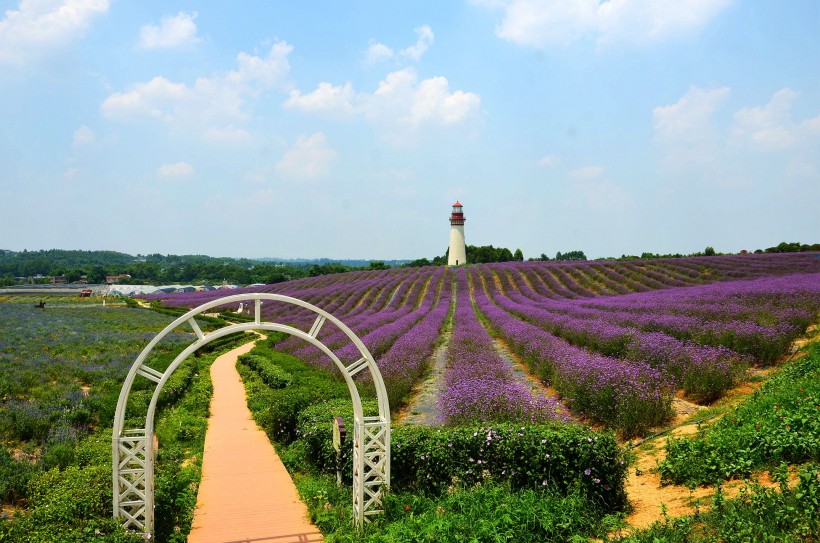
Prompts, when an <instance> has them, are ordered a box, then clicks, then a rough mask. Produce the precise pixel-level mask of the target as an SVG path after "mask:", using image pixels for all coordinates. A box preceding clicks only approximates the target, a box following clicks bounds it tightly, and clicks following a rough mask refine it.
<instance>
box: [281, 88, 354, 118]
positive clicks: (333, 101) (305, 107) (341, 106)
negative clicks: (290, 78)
mask: <svg viewBox="0 0 820 543" xmlns="http://www.w3.org/2000/svg"><path fill="white" fill-rule="evenodd" d="M355 100H356V96H355V93H354V92H353V86H352V85H351V84H350V83H345V84H344V85H341V86H338V87H337V86H334V85H331V84H330V83H325V82H323V83H319V86H318V87H317V88H316V90H315V91H313V92H311V93H309V94H302V93H301V92H299V90H296V89H294V90H292V91H291V92H290V98H288V99H287V100H286V101H285V104H284V106H285V107H286V108H292V109H299V110H301V111H306V112H312V113H332V114H333V115H339V116H344V117H347V116H350V115H352V114H353V113H355V109H356V107H355V106H354V105H353V102H354V101H355Z"/></svg>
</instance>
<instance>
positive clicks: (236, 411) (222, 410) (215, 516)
mask: <svg viewBox="0 0 820 543" xmlns="http://www.w3.org/2000/svg"><path fill="white" fill-rule="evenodd" d="M251 348H253V343H248V344H246V345H243V346H241V347H239V348H237V349H234V350H232V351H229V352H227V353H225V354H223V355H222V356H220V357H218V358H217V359H216V361H214V363H213V366H211V379H212V380H213V385H214V393H213V398H212V399H211V417H210V419H208V431H207V433H206V434H205V454H204V456H203V462H202V482H201V483H200V487H199V494H198V495H197V504H196V511H195V512H194V522H193V526H192V528H191V533H190V535H189V536H188V542H189V543H291V542H294V543H295V542H299V543H313V542H318V541H324V539H323V538H322V534H321V533H320V532H319V530H318V529H317V528H316V527H315V526H314V525H313V524H311V523H310V521H309V520H308V518H307V509H306V508H305V505H304V504H303V503H302V502H301V501H300V500H299V495H298V493H297V492H296V487H295V486H294V484H293V480H292V479H291V478H290V475H288V472H287V471H285V466H284V465H282V461H281V460H279V456H278V455H277V454H276V451H275V450H274V449H273V446H272V445H271V444H270V441H269V440H268V436H267V435H265V432H263V431H262V430H261V429H259V427H258V426H257V425H256V422H254V420H253V418H252V417H251V413H250V411H249V410H248V407H247V405H246V399H245V387H244V386H243V384H242V380H241V379H240V377H239V373H238V372H237V371H236V368H235V365H236V359H237V358H238V357H239V355H241V354H244V353H246V352H248V351H250V350H251Z"/></svg>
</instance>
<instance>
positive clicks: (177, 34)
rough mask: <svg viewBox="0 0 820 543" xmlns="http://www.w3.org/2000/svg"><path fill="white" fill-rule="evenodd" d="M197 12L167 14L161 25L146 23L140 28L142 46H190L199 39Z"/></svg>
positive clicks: (154, 47)
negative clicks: (196, 20)
mask: <svg viewBox="0 0 820 543" xmlns="http://www.w3.org/2000/svg"><path fill="white" fill-rule="evenodd" d="M195 18H196V13H193V14H190V15H189V14H187V13H183V12H181V11H180V12H179V13H178V14H177V15H176V16H173V17H171V16H166V17H163V18H162V20H161V21H160V24H159V26H157V25H154V24H149V25H145V26H143V27H142V28H141V29H140V44H139V45H140V47H141V48H143V49H172V48H176V47H190V46H192V45H195V44H196V43H198V42H199V41H201V40H200V39H199V37H197V35H196V23H194V19H195Z"/></svg>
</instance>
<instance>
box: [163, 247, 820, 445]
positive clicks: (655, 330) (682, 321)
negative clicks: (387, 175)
mask: <svg viewBox="0 0 820 543" xmlns="http://www.w3.org/2000/svg"><path fill="white" fill-rule="evenodd" d="M244 291H245V292H270V293H279V294H285V295H289V296H293V297H296V298H300V299H304V300H306V301H308V302H310V303H313V304H314V305H317V306H319V307H321V308H323V309H325V310H327V311H329V312H330V313H331V314H333V315H335V316H336V317H338V318H340V319H341V320H342V321H343V322H345V323H346V324H347V325H348V326H349V327H350V328H351V329H352V330H353V331H354V332H355V333H357V334H358V335H359V337H360V338H361V339H362V341H363V342H364V344H365V345H366V346H367V347H368V349H369V350H370V352H371V353H372V354H373V356H374V358H375V359H376V360H377V363H378V364H379V368H380V370H381V372H382V375H383V377H384V380H385V383H386V386H387V388H388V393H389V396H390V403H391V409H393V410H394V411H395V412H396V413H398V412H399V411H400V410H401V409H402V408H403V407H407V406H408V404H412V401H413V399H412V395H411V394H410V393H411V391H412V390H413V388H414V387H417V386H418V385H419V382H420V381H419V380H420V378H421V377H422V376H423V375H425V372H427V371H428V369H429V361H430V357H431V355H432V353H433V349H434V348H435V347H436V346H437V345H438V344H439V343H440V342H442V341H443V340H442V337H446V338H447V340H446V343H447V344H446V345H444V348H445V349H446V350H447V360H448V362H447V365H446V374H445V379H444V380H445V383H446V385H445V386H444V388H443V389H442V390H440V391H439V399H438V402H437V404H436V409H435V412H434V413H432V414H431V415H430V419H431V422H432V423H440V424H445V425H447V424H450V425H452V424H456V423H461V422H466V421H473V422H484V421H486V422H489V421H534V420H547V419H555V418H561V417H563V416H565V415H567V414H569V415H571V416H573V417H575V418H576V419H582V420H585V421H587V422H591V423H593V424H596V425H603V426H605V427H608V428H612V429H614V430H616V431H618V432H619V433H620V434H621V435H622V436H623V437H631V436H637V435H641V434H642V433H645V432H646V431H647V430H648V429H650V428H652V427H655V426H658V425H662V424H663V423H665V422H666V421H668V420H669V419H670V417H671V416H672V415H673V413H672V400H673V399H674V398H675V397H676V395H679V396H683V397H684V398H686V399H687V400H688V401H690V402H693V403H699V404H708V403H710V402H713V401H715V400H716V399H718V398H720V397H721V396H722V395H723V394H724V393H725V391H727V390H729V389H731V388H732V387H734V386H736V385H737V384H738V383H739V382H741V381H743V380H744V379H745V378H746V375H747V370H748V368H749V367H751V366H754V365H768V364H772V363H774V362H775V361H776V360H777V359H778V358H779V357H781V356H783V355H784V354H786V353H787V352H788V349H789V346H790V344H791V342H792V341H793V340H794V339H795V338H797V337H799V336H800V335H802V334H803V333H804V332H805V330H806V328H807V327H808V326H809V325H810V324H812V323H813V322H815V321H816V319H817V313H818V310H820V259H818V258H817V255H815V254H806V253H803V254H788V255H742V256H731V257H697V258H681V259H668V260H654V261H640V262H583V263H571V264H561V263H543V262H526V263H524V262H521V263H504V264H487V265H482V266H475V267H467V268H458V269H443V268H440V267H438V268H436V267H428V268H405V269H394V270H388V271H367V272H356V273H350V274H337V275H328V276H323V277H319V278H312V279H301V280H297V281H292V282H288V283H281V284H277V285H271V286H264V287H252V288H248V289H244ZM220 296H221V294H220V293H219V292H203V293H189V294H176V295H166V296H164V297H161V298H160V297H158V296H157V297H155V296H148V297H147V298H148V299H153V300H158V301H161V303H162V304H163V305H167V306H183V307H194V306H197V305H200V304H201V303H204V302H206V301H210V300H213V299H215V298H217V297H220ZM262 314H263V316H264V318H265V319H267V320H272V321H276V322H283V323H287V324H292V325H295V326H297V327H301V328H302V329H304V330H306V331H307V330H308V329H309V328H310V326H311V325H312V323H313V319H312V318H311V317H310V315H309V312H307V311H299V310H293V309H290V308H280V307H278V306H265V307H263V309H262ZM445 329H448V330H451V333H450V334H447V335H445V334H444V330H445ZM334 334H335V335H334ZM319 339H321V340H322V341H323V342H324V343H325V344H326V345H328V346H330V347H331V348H333V349H335V352H336V354H337V355H338V356H339V357H340V359H341V360H342V361H349V362H352V361H353V360H352V359H351V357H352V356H354V355H355V350H354V348H353V346H352V345H350V344H347V343H346V342H345V338H344V336H343V335H342V334H341V333H339V332H338V331H337V332H333V331H332V330H322V331H321V332H320V335H319ZM277 348H278V349H281V350H283V351H284V352H287V353H289V354H292V355H294V356H296V357H297V358H299V359H301V360H303V361H305V362H307V363H308V364H311V365H314V366H316V367H320V368H324V369H327V370H329V371H331V372H333V371H335V369H334V368H332V367H331V362H330V360H329V359H327V358H326V357H324V355H322V354H321V353H320V351H319V350H318V349H316V348H314V347H312V346H310V345H307V344H304V343H302V342H300V341H299V340H297V339H295V338H292V339H287V340H285V341H283V342H281V343H280V344H279V345H278V346H277ZM516 370H518V371H519V373H520V372H521V370H523V371H524V372H525V373H526V374H527V375H528V376H529V377H530V380H529V383H530V384H532V382H533V381H537V382H538V383H539V384H538V386H535V387H532V386H527V384H526V383H524V382H522V379H520V377H518V376H517V374H516ZM477 406H483V407H482V408H478V407H477ZM488 406H491V407H488ZM409 408H410V409H412V405H410V407H409Z"/></svg>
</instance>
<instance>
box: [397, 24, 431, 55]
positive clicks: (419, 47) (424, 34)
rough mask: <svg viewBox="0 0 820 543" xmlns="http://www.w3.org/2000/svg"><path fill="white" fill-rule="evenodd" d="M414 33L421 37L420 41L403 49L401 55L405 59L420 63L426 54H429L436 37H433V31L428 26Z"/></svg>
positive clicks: (415, 29)
mask: <svg viewBox="0 0 820 543" xmlns="http://www.w3.org/2000/svg"><path fill="white" fill-rule="evenodd" d="M413 31H414V32H415V33H416V34H418V35H419V39H418V41H416V44H415V45H411V46H410V47H407V48H405V49H402V50H401V52H400V53H399V54H400V55H401V56H403V57H407V58H409V59H410V60H413V61H415V62H418V61H419V60H421V57H422V56H423V55H424V53H426V52H427V49H429V48H430V46H431V45H433V42H434V41H435V36H434V35H433V31H432V30H431V29H430V27H429V26H427V25H424V26H420V27H418V28H414V29H413Z"/></svg>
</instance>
